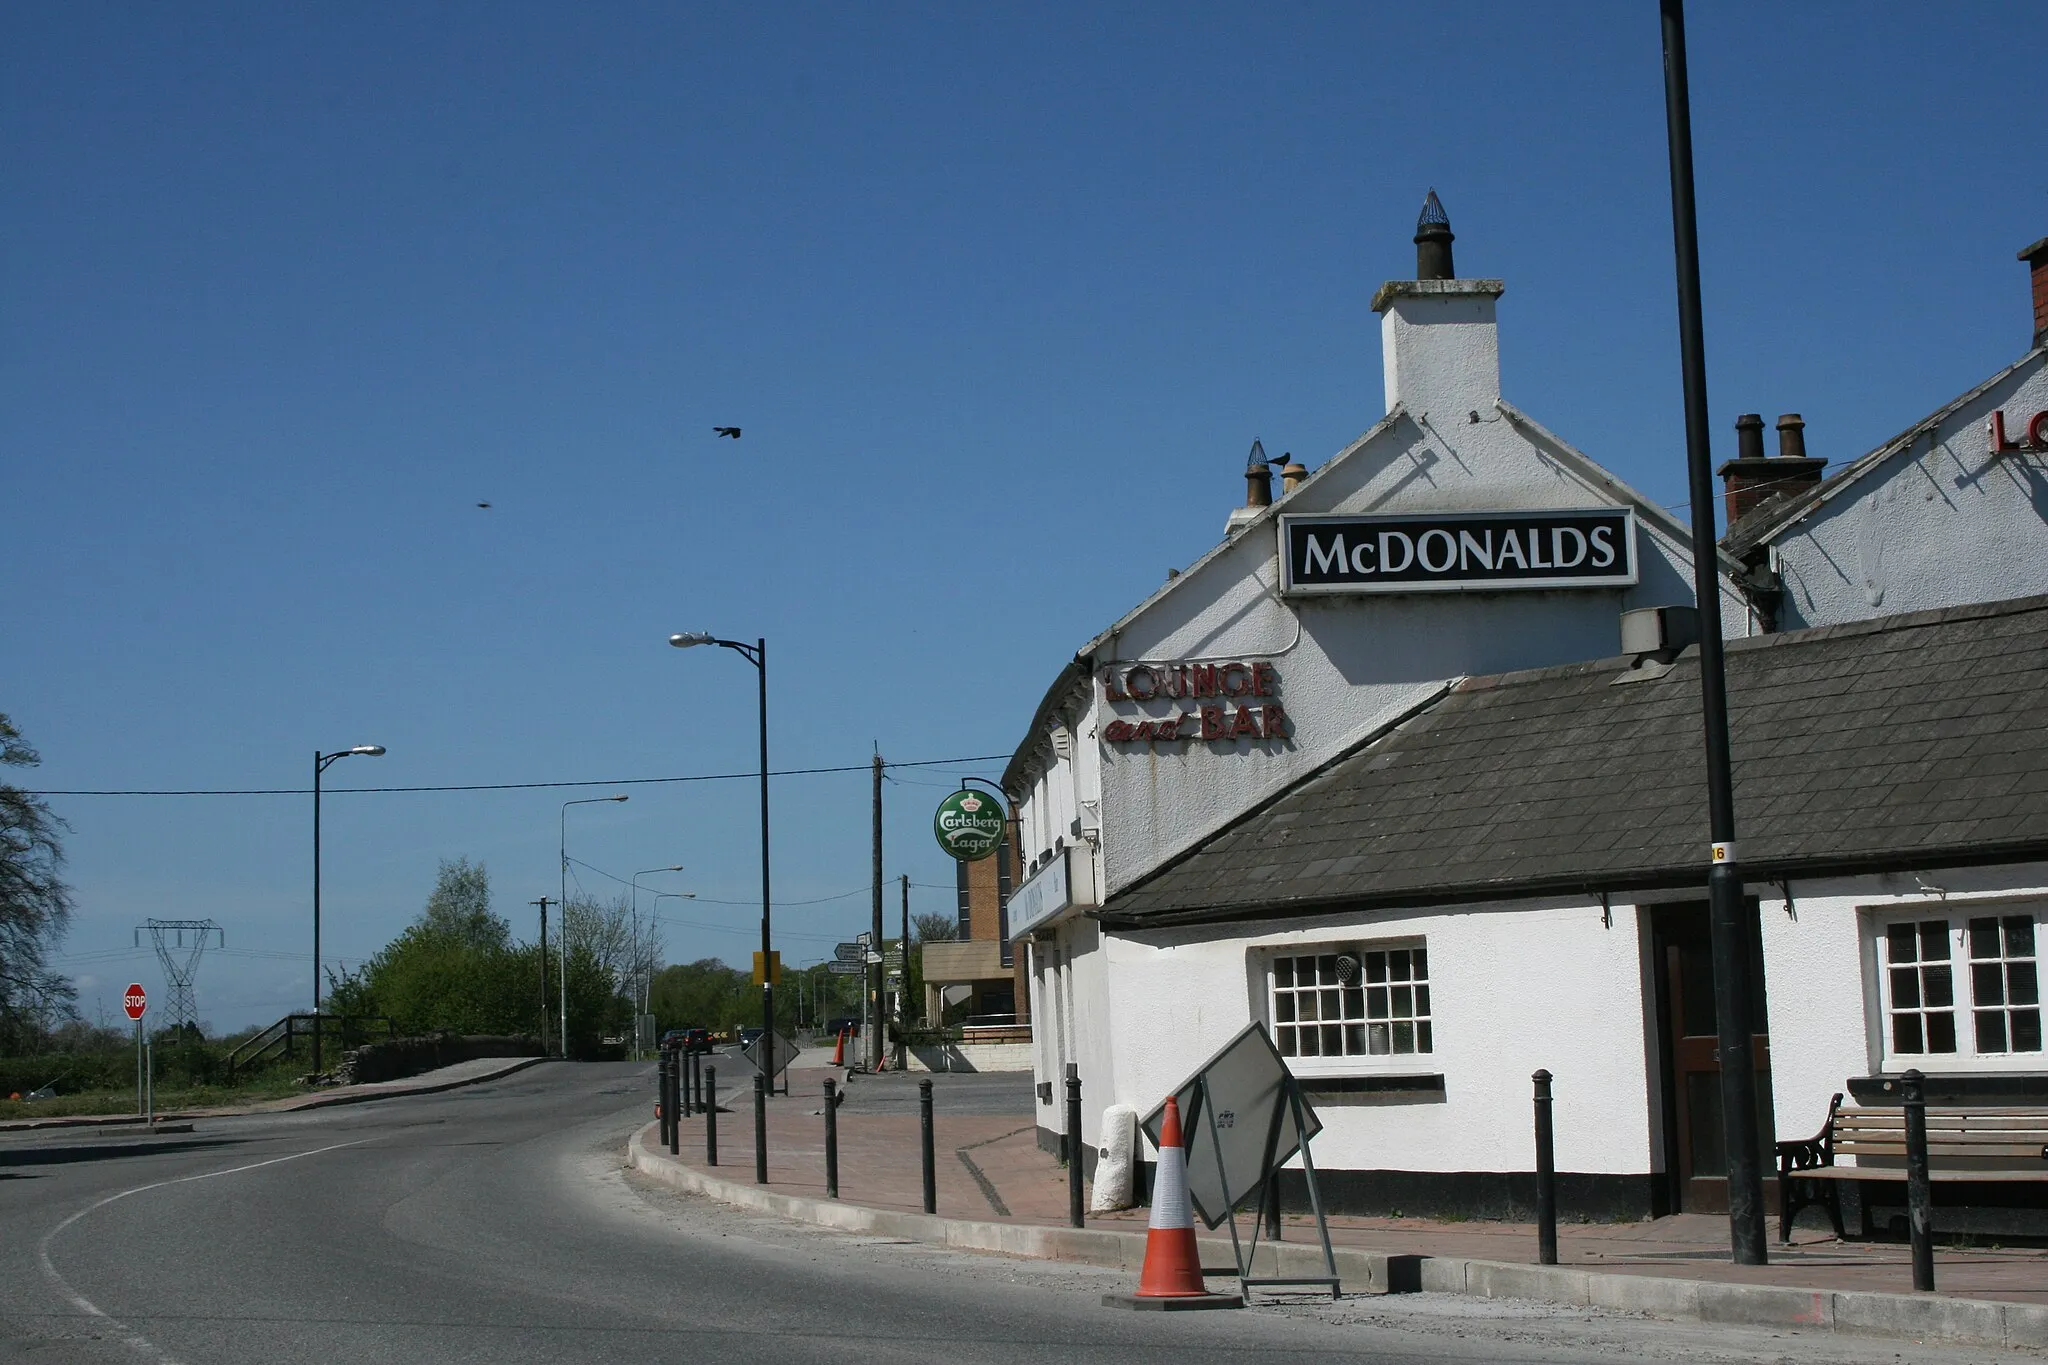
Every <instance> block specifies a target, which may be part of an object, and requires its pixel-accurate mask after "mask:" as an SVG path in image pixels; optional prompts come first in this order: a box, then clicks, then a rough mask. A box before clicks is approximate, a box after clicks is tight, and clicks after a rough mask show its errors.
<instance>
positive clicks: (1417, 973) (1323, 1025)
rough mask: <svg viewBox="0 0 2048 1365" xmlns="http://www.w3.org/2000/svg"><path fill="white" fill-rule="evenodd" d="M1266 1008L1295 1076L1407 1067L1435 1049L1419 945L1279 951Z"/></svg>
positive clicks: (1424, 950)
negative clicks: (1308, 1073)
mask: <svg viewBox="0 0 2048 1365" xmlns="http://www.w3.org/2000/svg"><path fill="white" fill-rule="evenodd" d="M1266 1005H1267V1008H1266V1026H1267V1027H1268V1028H1269V1029H1271V1030H1272V1033H1273V1043H1274V1046H1276V1047H1277V1048H1278V1049H1279V1050H1280V1055H1281V1056H1282V1057H1285V1058H1286V1059H1287V1062H1288V1065H1289V1066H1290V1067H1291V1068H1293V1069H1294V1070H1296V1071H1298V1072H1311V1073H1321V1074H1326V1075H1327V1074H1331V1073H1342V1072H1347V1071H1358V1070H1389V1069H1402V1068H1407V1067H1411V1066H1414V1065H1416V1064H1417V1063H1418V1062H1424V1063H1425V1064H1426V1059H1427V1058H1428V1057H1429V1056H1430V1054H1431V1053H1433V1052H1434V1051H1435V1049H1436V1037H1435V1032H1436V1029H1435V1022H1436V1021H1435V1016H1434V1014H1433V1012H1432V1009H1431V1005H1430V997H1429V950H1428V947H1427V945H1426V944H1424V943H1422V942H1420V941H1404V942H1381V943H1363V944H1343V945H1322V946H1318V947H1315V948H1307V949H1301V950H1291V949H1282V950H1280V951H1278V952H1276V953H1275V954H1274V955H1273V956H1272V957H1270V958H1269V959H1267V962H1266Z"/></svg>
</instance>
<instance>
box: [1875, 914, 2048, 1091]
mask: <svg viewBox="0 0 2048 1365" xmlns="http://www.w3.org/2000/svg"><path fill="white" fill-rule="evenodd" d="M2044 913H2048V907H2042V906H2038V905H2020V904H2012V903H2009V902H2008V903H1993V904H1982V905H1971V904H1968V903H1961V904H1958V903H1955V902H1950V903H1948V904H1945V905H1944V904H1934V905H1920V906H1915V907H1913V908H1912V909H1910V910H1887V911H1883V912H1880V913H1877V914H1874V915H1873V928H1874V930H1875V933H1874V935H1873V937H1874V944H1873V949H1874V955H1875V959H1876V967H1877V977H1878V980H1877V1001H1878V1009H1879V1013H1880V1029H1879V1032H1880V1034H1881V1036H1882V1044H1881V1046H1882V1050H1883V1054H1884V1069H1885V1070H1887V1071H1899V1070H1904V1069H1905V1068H1907V1067H1913V1066H1917V1067H1919V1068H1920V1069H1921V1070H1923V1071H1939V1070H2036V1069H2042V1068H2044V1066H2048V1053H2044V1052H2043V1049H2042V1029H2041V981H2040V959H2039V954H2038V944H2039V942H2040V939H2041V920H2042V918H2043V915H2044Z"/></svg>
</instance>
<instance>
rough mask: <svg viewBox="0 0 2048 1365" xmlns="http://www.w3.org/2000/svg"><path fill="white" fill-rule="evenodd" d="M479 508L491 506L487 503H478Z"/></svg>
mask: <svg viewBox="0 0 2048 1365" xmlns="http://www.w3.org/2000/svg"><path fill="white" fill-rule="evenodd" d="M477 506H478V507H489V506H490V504H489V503H487V502H480V503H478V504H477Z"/></svg>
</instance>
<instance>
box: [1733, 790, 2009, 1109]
mask: <svg viewBox="0 0 2048 1365" xmlns="http://www.w3.org/2000/svg"><path fill="white" fill-rule="evenodd" d="M1738 817H1739V812H1738ZM1923 883H1924V885H1923ZM1928 887H1934V888H1938V890H1932V891H1930V890H1928V889H1926V888H1928ZM1750 891H1751V893H1752V894H1754V895H1757V896H1758V897H1759V898H1760V899H1761V902H1762V924H1763V940H1764V978H1765V982H1766V986H1765V995H1766V1001H1767V1004H1768V1007H1769V1021H1770V1030H1771V1096H1772V1108H1773V1111H1774V1117H1775V1118H1776V1121H1777V1129H1778V1136H1779V1138H1780V1139H1783V1140H1785V1141H1790V1140H1792V1139H1795V1138H1805V1137H1811V1136H1812V1135H1813V1134H1814V1133H1816V1132H1818V1131H1819V1130H1820V1126H1821V1122H1822V1120H1824V1119H1826V1118H1827V1113H1828V1099H1829V1097H1830V1096H1832V1095H1833V1094H1834V1093H1835V1092H1836V1091H1841V1092H1842V1093H1843V1095H1844V1096H1845V1099H1844V1103H1845V1104H1854V1101H1853V1100H1849V1099H1847V1098H1846V1096H1847V1094H1848V1089H1849V1086H1848V1082H1849V1078H1850V1077H1852V1076H1869V1075H1874V1074H1876V1073H1877V1071H1878V1069H1879V1067H1880V1065H1881V1063H1882V1061H1883V1057H1882V1054H1881V1053H1880V1051H1879V1043H1878V1034H1877V1032H1876V1029H1877V1026H1878V1023H1879V1021H1878V1020H1877V1018H1876V1012H1877V1007H1878V1006H1877V1000H1876V996H1875V993H1874V990H1875V982H1874V980H1873V979H1872V972H1873V971H1874V969H1875V966H1874V963H1875V960H1874V958H1870V957H1867V956H1866V953H1865V948H1864V937H1863V935H1864V929H1863V921H1864V915H1863V914H1862V912H1863V911H1864V910H1867V909H1877V910H1883V909H1894V908H1903V907H1906V906H1914V907H1922V908H1925V909H1926V910H1927V911H1928V912H1929V913H1930V914H1946V915H1948V916H1950V917H1951V918H1961V917H1963V916H1965V915H1966V914H1968V913H1971V911H1970V906H1971V904H1972V901H1973V898H1977V897H1983V896H1995V897H2003V896H2009V895H2042V894H2048V867H2043V866H2042V865H2040V864H2030V865H2025V866H2015V867H1996V868H1965V869H1945V870H1942V871H1938V872H1929V873H1926V874H1925V875H1924V876H1923V877H1913V876H1910V875H1902V874H1895V875H1889V876H1881V877H1856V878H1843V879H1837V880H1831V881H1826V882H1811V883H1802V882H1794V883H1792V911H1791V913H1789V914H1788V913H1787V912H1786V908H1785V893H1784V890H1783V889H1782V888H1780V887H1778V886H1775V885H1764V886H1752V887H1751V888H1750ZM1975 913H1985V914H1989V913H1995V911H1994V910H1991V909H1985V910H1981V911H1977V912H1975ZM1957 989H1958V993H1959V995H1961V994H1963V993H1964V991H1965V989H1966V988H1965V985H1964V983H1961V982H1958V983H1957ZM1964 1008H1965V1009H1966V1008H1967V1006H1964Z"/></svg>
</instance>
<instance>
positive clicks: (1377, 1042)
mask: <svg viewBox="0 0 2048 1365" xmlns="http://www.w3.org/2000/svg"><path fill="white" fill-rule="evenodd" d="M1365 1036H1366V1050H1367V1051H1368V1052H1370V1053H1371V1054H1372V1055H1373V1056H1375V1057H1384V1056H1386V1055H1387V1050H1388V1049H1387V1026H1386V1025H1385V1024H1367V1025H1366V1026H1365Z"/></svg>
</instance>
